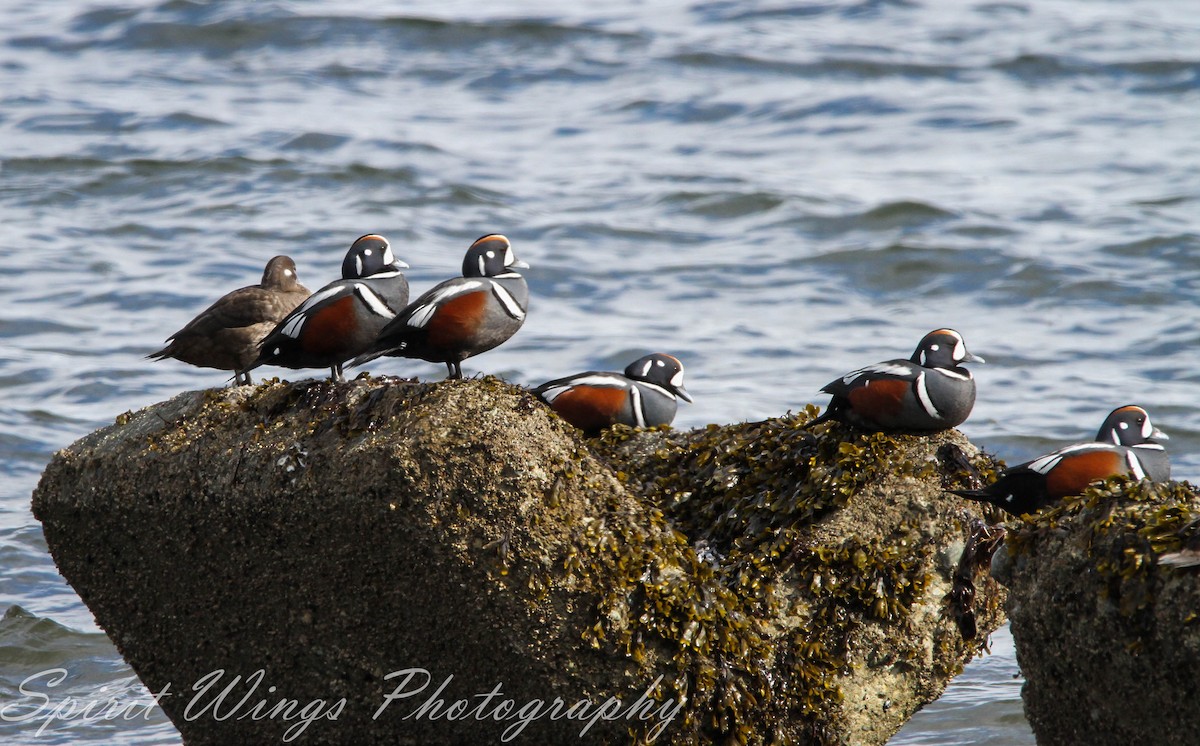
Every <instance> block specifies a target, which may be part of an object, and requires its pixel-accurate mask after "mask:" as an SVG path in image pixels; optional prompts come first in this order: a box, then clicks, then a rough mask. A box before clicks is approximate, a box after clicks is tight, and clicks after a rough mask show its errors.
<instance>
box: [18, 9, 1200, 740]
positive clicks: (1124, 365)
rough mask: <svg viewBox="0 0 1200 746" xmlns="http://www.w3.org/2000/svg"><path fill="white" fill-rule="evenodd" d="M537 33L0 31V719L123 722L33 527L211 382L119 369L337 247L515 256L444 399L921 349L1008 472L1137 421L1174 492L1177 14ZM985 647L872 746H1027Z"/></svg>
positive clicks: (119, 728) (139, 728) (639, 23)
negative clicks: (621, 372) (36, 502)
mask: <svg viewBox="0 0 1200 746" xmlns="http://www.w3.org/2000/svg"><path fill="white" fill-rule="evenodd" d="M568 5H569V4H566V3H548V2H546V3H533V2H513V1H511V0H497V1H496V2H491V3H467V2H462V1H461V0H459V1H455V0H443V1H442V2H436V3H434V2H427V1H419V2H390V3H389V2H380V3H374V4H372V9H371V10H370V11H364V10H363V7H362V6H363V4H361V3H349V2H335V1H333V0H329V1H324V2H322V1H313V2H253V3H252V2H223V3H201V2H190V1H185V0H170V1H168V2H163V3H159V4H154V3H143V2H133V3H127V4H123V5H111V4H104V3H101V2H93V3H86V4H84V3H15V2H4V3H0V143H2V146H0V394H2V398H0V472H2V473H3V477H4V479H3V482H2V484H3V487H2V488H0V556H2V560H3V563H2V564H3V568H4V572H3V574H2V575H0V611H3V609H5V608H8V609H9V612H8V614H7V616H5V617H4V618H3V620H2V621H0V705H3V703H5V702H9V701H11V700H12V699H13V698H14V697H16V696H17V687H18V685H19V684H20V682H21V681H22V680H23V679H24V678H25V676H27V675H29V674H31V673H35V672H39V671H44V670H47V669H52V668H56V667H62V668H66V669H68V670H69V672H70V675H69V677H68V679H67V680H66V681H65V682H63V683H62V684H61V685H60V687H59V690H60V691H61V693H62V694H63V696H67V695H69V696H72V697H77V698H80V699H83V700H87V699H107V698H113V699H116V700H118V701H128V700H134V699H136V698H138V697H141V698H143V700H144V699H145V698H146V697H147V695H146V694H145V692H144V690H141V689H140V687H139V685H138V684H137V680H136V678H134V677H133V675H132V672H131V671H130V670H129V669H128V667H126V666H125V665H124V663H123V662H122V661H121V659H120V657H119V656H118V655H117V654H116V652H115V651H114V650H113V648H112V647H111V646H110V645H109V644H108V642H107V638H105V637H104V636H103V634H102V633H100V632H99V631H98V630H97V628H96V627H95V624H94V622H93V620H92V618H91V615H90V613H89V612H88V611H87V609H86V608H85V607H84V606H83V605H82V603H81V602H80V601H79V599H78V597H77V596H76V595H75V594H74V592H73V591H72V590H71V589H70V588H69V587H68V586H67V585H66V584H65V583H64V582H63V581H62V579H61V578H60V577H59V576H58V574H57V572H56V571H55V569H54V565H53V563H52V561H51V559H50V557H49V555H48V554H47V551H46V547H45V543H44V541H43V539H42V536H41V530H40V527H39V526H38V524H37V522H36V521H34V519H33V517H32V516H31V514H30V511H29V495H30V491H31V490H32V489H33V487H34V485H35V484H36V480H37V477H38V475H39V473H40V472H41V470H42V468H43V467H44V465H45V463H46V461H47V459H48V458H49V457H50V455H51V453H52V452H53V451H54V450H56V449H58V448H61V447H63V446H66V445H67V444H69V443H70V442H72V441H73V440H75V439H76V438H78V437H80V436H82V435H84V434H85V433H87V432H90V431H91V430H93V429H95V428H97V427H99V426H101V425H104V424H107V423H110V422H112V420H113V418H114V417H115V416H116V415H117V414H119V413H121V412H123V411H126V410H129V409H134V408H138V407H142V406H145V405H148V404H151V403H153V402H156V401H160V400H162V399H165V398H167V397H169V396H171V395H173V394H175V393H177V392H179V391H181V390H186V389H195V388H203V387H209V386H218V385H221V384H222V383H223V382H224V380H225V377H224V376H223V375H222V374H221V373H219V372H213V371H205V370H200V369H195V368H190V367H188V366H185V365H182V364H178V363H175V362H173V361H167V362H163V363H148V362H147V361H145V360H143V358H142V356H143V355H145V354H146V353H148V352H150V351H152V350H153V349H155V348H156V346H157V345H158V343H159V342H160V341H161V340H162V339H163V338H164V337H166V336H167V335H168V334H170V333H171V332H173V331H175V330H176V329H177V328H179V327H180V326H182V325H183V323H185V322H186V321H187V320H188V319H189V318H191V316H193V315H194V314H195V313H196V312H197V311H199V310H200V309H202V308H203V307H204V306H205V305H207V304H208V303H209V302H210V301H211V300H213V299H214V298H215V297H217V296H218V295H220V294H222V293H224V292H226V291H227V290H230V289H232V288H234V287H237V286H240V285H246V284H250V283H253V282H256V281H257V279H258V277H259V275H260V274H261V271H262V266H263V264H264V263H265V261H266V259H267V258H268V257H270V256H272V255H274V254H279V253H287V254H290V255H291V256H293V257H294V258H295V259H296V261H297V263H298V265H299V267H300V273H301V278H302V280H304V281H305V282H306V284H308V285H309V286H310V287H313V288H315V287H319V286H320V285H322V284H324V283H325V282H327V281H329V280H331V279H333V278H334V277H335V275H336V274H337V272H338V269H339V267H340V263H341V257H342V255H343V253H344V251H345V249H346V248H347V247H348V246H349V244H350V242H351V241H352V240H353V239H354V238H355V237H356V236H358V235H360V234H362V233H366V232H381V233H383V234H385V235H387V236H388V237H389V238H391V239H392V241H393V244H394V245H395V246H396V247H397V248H398V253H399V254H400V256H401V257H402V258H403V259H405V260H406V261H407V262H408V263H409V264H411V265H412V268H413V269H412V271H411V273H410V275H409V277H410V280H411V282H412V284H413V287H414V289H415V290H421V289H423V288H425V287H428V286H429V285H431V284H433V283H434V282H435V281H438V280H441V279H444V278H445V277H448V276H451V275H455V274H457V272H458V268H459V266H460V263H461V258H462V253H463V251H464V250H465V248H466V246H467V245H468V244H469V242H470V241H471V240H472V239H473V238H475V237H476V236H478V235H480V234H482V233H484V232H489V231H501V232H504V233H505V234H507V235H508V236H509V237H510V238H512V240H513V242H514V244H515V246H516V248H517V251H518V253H519V255H520V256H521V257H522V258H523V259H525V260H527V261H528V262H529V263H530V264H531V265H532V269H531V270H529V272H528V273H527V277H528V279H529V281H530V285H531V289H532V293H533V303H532V309H531V314H530V317H529V321H528V323H527V324H526V325H525V328H524V329H523V330H522V331H521V333H520V334H519V335H518V336H517V337H515V338H514V339H513V340H512V341H511V342H510V343H508V344H506V345H504V346H503V347H501V348H499V349H497V350H495V351H493V352H490V353H488V354H486V355H484V356H482V357H479V358H476V359H473V360H470V361H468V362H467V364H466V366H465V368H466V370H467V371H468V373H475V372H489V373H496V374H500V375H503V376H506V377H508V378H510V379H512V380H515V381H517V382H522V383H536V382H540V381H542V380H546V379H549V378H553V377H557V376H560V375H564V374H567V373H571V372H574V371H577V370H584V369H588V368H608V369H612V368H621V367H624V365H625V364H626V363H627V362H629V361H630V360H632V359H633V358H634V357H637V356H638V355H640V354H642V353H643V352H646V351H653V350H663V351H669V352H673V353H675V354H676V355H677V356H679V357H680V358H682V359H683V360H684V362H685V363H686V364H687V366H688V376H689V385H688V387H689V389H690V390H691V391H692V392H693V394H694V395H695V397H696V403H695V404H694V405H692V406H687V407H685V408H684V409H683V410H682V411H681V413H680V416H679V419H678V420H677V422H676V424H677V425H678V426H682V427H693V426H699V425H703V424H705V423H708V422H734V421H740V420H754V419H761V418H764V417H768V416H771V415H777V414H781V413H783V412H784V411H786V410H788V409H796V408H798V407H801V406H803V405H804V404H805V403H807V402H810V401H818V402H820V401H821V398H820V397H818V396H817V390H818V389H819V388H820V386H821V385H823V384H824V383H826V382H827V381H829V380H830V379H831V378H833V377H835V376H836V375H839V374H840V373H842V372H844V371H846V370H849V369H851V368H853V367H857V366H858V365H860V364H864V363H869V362H875V361H877V360H882V359H885V358H889V357H896V356H907V355H908V354H909V353H910V352H911V350H912V347H913V346H914V345H915V344H916V341H917V340H918V339H919V338H920V336H921V335H922V334H923V333H924V332H926V331H928V330H930V329H933V328H936V327H939V326H953V327H955V328H957V329H959V330H960V331H962V332H963V334H964V335H965V336H966V339H967V342H968V345H969V347H970V348H971V349H972V351H974V352H976V353H978V354H981V355H983V356H985V357H986V358H987V359H988V363H989V364H988V365H986V366H983V367H980V368H978V369H977V377H978V380H979V387H980V398H979V402H978V405H977V406H976V410H975V413H974V415H973V416H972V417H971V419H970V420H968V421H967V423H966V424H965V425H964V426H963V428H962V429H963V430H964V431H965V432H966V433H967V435H968V436H969V437H971V438H972V439H974V440H975V441H976V442H978V443H980V444H982V445H984V446H985V447H987V448H989V449H990V450H992V451H994V452H996V453H997V454H999V455H1001V456H1003V457H1005V458H1007V459H1008V460H1009V461H1010V462H1012V461H1015V460H1019V459H1024V458H1028V457H1031V456H1033V455H1035V454H1037V453H1039V452H1042V451H1044V450H1046V449H1049V448H1051V447H1054V446H1056V445H1057V444H1060V443H1063V442H1065V441H1072V440H1077V439H1084V438H1088V437H1091V435H1092V434H1093V433H1094V431H1095V429H1096V428H1097V427H1098V425H1099V422H1100V420H1101V419H1102V418H1103V417H1104V415H1105V414H1106V413H1107V412H1108V411H1109V410H1110V409H1112V408H1113V407H1115V406H1117V405H1119V404H1123V403H1127V402H1137V403H1140V404H1142V405H1144V406H1145V407H1147V408H1148V409H1149V410H1150V411H1151V413H1152V414H1153V415H1154V417H1155V420H1156V422H1157V423H1158V424H1159V425H1160V426H1161V427H1162V428H1163V429H1165V430H1167V431H1168V432H1169V433H1170V434H1171V436H1172V439H1171V441H1170V450H1171V453H1172V456H1173V459H1174V464H1175V474H1176V476H1178V477H1179V478H1187V479H1191V480H1196V479H1197V478H1198V477H1200V456H1197V455H1196V454H1197V446H1198V444H1200V410H1198V409H1197V407H1196V406H1195V401H1196V400H1195V391H1196V385H1197V383H1198V382H1200V374H1198V373H1197V367H1196V351H1197V349H1198V347H1200V345H1198V342H1200V325H1198V324H1197V306H1196V301H1195V297H1196V295H1197V293H1198V292H1200V227H1198V226H1200V218H1198V217H1197V215H1200V168H1198V166H1200V140H1198V139H1197V137H1196V132H1197V126H1198V125H1200V121H1198V114H1197V112H1200V51H1198V50H1200V21H1198V20H1197V18H1196V16H1195V14H1188V13H1184V12H1182V11H1183V4H1180V3H1178V2H1175V1H1174V0H1154V1H1151V0H1142V1H1138V0H1122V1H1121V2H1105V1H1096V0H1044V1H1042V2H1037V3H1033V2H962V1H961V0H928V1H924V2H922V1H919V0H912V1H904V0H865V1H864V2H838V1H836V0H834V1H830V2H779V3H772V2H765V1H764V2H734V1H732V0H730V1H717V2H693V3H670V2H665V1H663V0H650V1H648V2H636V1H634V0H614V1H613V2H608V3H604V4H594V3H587V4H575V6H574V7H568ZM589 6H596V7H589ZM601 6H602V7H601ZM378 370H379V371H380V372H384V373H396V374H406V375H420V376H423V377H433V378H436V377H440V376H441V374H442V371H441V370H440V368H439V367H438V366H434V365H428V364H424V363H412V362H405V361H394V360H389V361H386V362H383V363H381V364H380V365H379V366H378ZM273 372H274V371H273ZM289 375H291V376H292V377H295V374H290V373H289ZM313 375H320V373H319V372H315V371H314V372H313ZM993 650H994V654H993V655H992V656H987V657H984V658H982V659H980V660H979V661H977V662H976V663H975V664H973V665H972V666H971V667H969V668H968V670H967V672H966V673H965V674H964V676H963V677H962V678H960V679H959V680H957V681H956V682H955V684H954V685H953V686H952V687H951V688H950V690H949V692H948V693H947V695H946V696H945V697H944V698H943V699H942V700H941V701H939V702H937V703H935V704H933V705H931V706H930V707H928V708H927V709H926V710H925V711H924V712H922V713H920V714H919V715H918V716H917V717H916V718H915V719H914V720H913V721H912V723H910V724H909V725H908V726H907V727H906V728H905V729H904V731H902V732H901V733H900V734H899V735H898V736H897V737H896V738H895V739H894V743H896V744H934V743H937V744H952V743H963V744H966V743H989V744H997V743H1012V744H1030V743H1032V735H1031V734H1030V732H1029V727H1028V725H1026V724H1025V722H1024V720H1023V719H1022V716H1021V705H1020V698H1019V686H1020V680H1019V678H1016V676H1017V671H1016V664H1015V660H1014V656H1013V651H1012V644H1011V638H1009V637H1007V635H1006V634H1005V633H1001V634H1000V635H997V637H996V639H995V640H994V648H993ZM35 730H36V729H35V728H34V727H33V725H32V724H30V723H16V724H14V723H11V722H9V723H3V722H0V739H3V741H4V742H5V743H23V742H35V743H77V742H96V743H120V744H164V743H177V742H178V736H177V734H176V732H175V730H174V729H173V728H172V726H171V725H170V724H169V723H168V722H166V720H165V719H164V718H163V716H162V715H161V714H160V713H158V712H157V711H152V712H151V713H150V715H149V718H148V719H147V718H146V717H139V718H137V719H134V720H122V721H115V722H99V723H91V724H87V723H77V724H75V725H74V726H73V727H69V728H67V727H64V725H63V724H61V723H58V724H55V725H54V726H53V727H48V728H47V729H46V731H45V732H43V733H42V734H41V735H40V736H38V735H37V734H36V733H35Z"/></svg>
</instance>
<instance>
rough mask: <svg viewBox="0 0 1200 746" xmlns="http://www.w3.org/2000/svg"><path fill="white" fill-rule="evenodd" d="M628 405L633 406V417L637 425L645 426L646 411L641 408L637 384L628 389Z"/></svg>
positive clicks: (640, 397) (640, 393) (640, 396)
mask: <svg viewBox="0 0 1200 746" xmlns="http://www.w3.org/2000/svg"><path fill="white" fill-rule="evenodd" d="M629 398H630V402H629V404H630V406H631V407H632V408H633V419H634V421H635V422H637V426H638V427H645V426H646V412H645V410H643V409H642V392H641V391H640V390H639V389H638V387H637V386H633V387H631V388H630V390H629Z"/></svg>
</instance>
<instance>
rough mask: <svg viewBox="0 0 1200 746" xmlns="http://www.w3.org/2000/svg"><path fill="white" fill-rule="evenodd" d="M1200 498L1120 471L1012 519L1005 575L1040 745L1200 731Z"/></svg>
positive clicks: (1172, 739)
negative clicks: (1199, 680)
mask: <svg viewBox="0 0 1200 746" xmlns="http://www.w3.org/2000/svg"><path fill="white" fill-rule="evenodd" d="M1197 564H1200V495H1197V492H1196V488H1195V487H1194V486H1192V485H1190V484H1188V483H1187V482H1174V483H1169V484H1151V483H1150V482H1134V481H1130V480H1128V479H1125V478H1113V479H1111V480H1109V481H1108V482H1105V483H1104V484H1102V485H1097V486H1093V487H1091V488H1089V489H1088V490H1087V491H1086V492H1085V493H1084V494H1083V495H1082V496H1080V497H1075V498H1068V499H1066V500H1064V501H1063V502H1062V503H1061V504H1060V505H1057V506H1055V507H1054V508H1052V509H1049V510H1045V511H1042V512H1041V513H1039V514H1038V515H1037V516H1036V517H1034V518H1033V519H1032V520H1031V521H1029V522H1021V521H1014V522H1013V523H1012V524H1010V528H1009V534H1008V545H1007V547H1006V550H1005V551H1002V552H1001V553H999V554H998V555H997V557H996V561H995V567H994V572H995V574H996V576H997V577H998V578H999V579H1000V580H1001V581H1002V582H1003V583H1005V584H1006V585H1008V586H1009V589H1010V593H1009V597H1008V602H1007V606H1008V613H1009V616H1010V618H1011V622H1012V632H1013V639H1014V641H1015V642H1016V648H1017V659H1018V662H1019V663H1020V665H1021V671H1022V673H1024V675H1025V685H1024V688H1023V691H1022V698H1023V699H1024V701H1025V714H1026V715H1027V716H1028V718H1029V722H1030V724H1031V725H1032V726H1033V730H1034V733H1035V734H1036V735H1037V739H1038V743H1039V744H1051V745H1053V744H1080V743H1087V744H1095V745H1097V746H1104V745H1106V744H1112V745H1113V746H1118V745H1119V744H1131V743H1153V744H1179V745H1180V746H1183V745H1184V744H1194V743H1196V741H1197V738H1198V737H1200V735H1198V734H1200V700H1197V698H1196V696H1195V691H1196V677H1197V671H1200V567H1196V566H1195V565H1197Z"/></svg>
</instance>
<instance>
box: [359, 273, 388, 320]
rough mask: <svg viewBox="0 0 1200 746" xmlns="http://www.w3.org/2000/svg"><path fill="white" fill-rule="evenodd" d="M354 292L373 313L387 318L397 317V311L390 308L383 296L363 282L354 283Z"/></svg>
mask: <svg viewBox="0 0 1200 746" xmlns="http://www.w3.org/2000/svg"><path fill="white" fill-rule="evenodd" d="M354 294H355V295H357V296H358V298H359V300H361V301H362V302H363V303H364V304H366V306H367V308H368V309H370V311H371V313H373V314H375V315H376V316H382V317H384V318H385V319H391V318H395V316H396V312H395V311H393V310H392V309H390V308H388V305H387V304H386V303H384V302H383V298H380V297H379V295H378V294H376V292H375V291H374V290H372V289H371V288H369V287H367V286H366V285H364V284H362V283H361V282H356V283H354Z"/></svg>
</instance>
